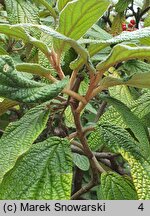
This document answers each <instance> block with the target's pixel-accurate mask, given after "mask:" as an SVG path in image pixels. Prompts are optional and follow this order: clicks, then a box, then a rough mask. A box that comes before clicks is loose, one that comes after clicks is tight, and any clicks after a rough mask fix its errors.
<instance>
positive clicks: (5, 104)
mask: <svg viewBox="0 0 150 216" xmlns="http://www.w3.org/2000/svg"><path fill="white" fill-rule="evenodd" d="M17 104H18V102H16V101H12V100H8V99H4V100H3V101H2V102H0V116H1V115H3V114H4V113H5V112H6V111H7V110H8V109H10V108H12V107H14V106H16V105H17Z"/></svg>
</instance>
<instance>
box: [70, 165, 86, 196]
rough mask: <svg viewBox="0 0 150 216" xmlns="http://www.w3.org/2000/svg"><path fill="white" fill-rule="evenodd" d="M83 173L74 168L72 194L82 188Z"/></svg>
mask: <svg viewBox="0 0 150 216" xmlns="http://www.w3.org/2000/svg"><path fill="white" fill-rule="evenodd" d="M83 174H84V173H83V171H82V170H80V169H79V168H78V167H76V168H75V174H74V184H73V191H72V194H75V193H76V192H77V191H79V190H80V189H81V187H82V179H83Z"/></svg>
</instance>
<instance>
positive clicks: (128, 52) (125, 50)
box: [96, 45, 150, 72]
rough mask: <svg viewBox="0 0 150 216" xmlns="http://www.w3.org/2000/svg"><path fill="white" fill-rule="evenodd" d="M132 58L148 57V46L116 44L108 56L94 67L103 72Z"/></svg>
mask: <svg viewBox="0 0 150 216" xmlns="http://www.w3.org/2000/svg"><path fill="white" fill-rule="evenodd" d="M120 54H121V55H120ZM134 58H138V59H143V58H144V59H150V47H130V46H127V45H116V46H115V47H114V48H113V50H112V52H111V54H110V55H109V56H108V58H106V60H104V61H103V62H101V63H99V64H98V65H97V67H96V68H97V70H99V71H102V72H105V71H106V70H107V69H108V68H110V67H111V66H114V65H116V64H118V63H120V62H122V61H126V60H129V59H134Z"/></svg>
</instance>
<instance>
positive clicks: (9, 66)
mask: <svg viewBox="0 0 150 216" xmlns="http://www.w3.org/2000/svg"><path fill="white" fill-rule="evenodd" d="M66 84H67V79H64V80H62V81H59V82H56V83H54V84H51V85H47V84H45V83H39V82H35V81H33V80H30V79H27V78H26V77H23V76H22V75H21V74H19V72H17V71H16V70H15V66H14V63H13V61H12V59H11V58H10V57H9V56H1V57H0V96H2V97H6V98H8V99H12V100H16V101H20V102H39V101H44V102H45V101H47V100H50V99H52V98H55V97H56V96H57V95H58V94H59V93H60V92H61V91H62V90H63V88H64V87H65V85H66Z"/></svg>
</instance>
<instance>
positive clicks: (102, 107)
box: [94, 101, 107, 123]
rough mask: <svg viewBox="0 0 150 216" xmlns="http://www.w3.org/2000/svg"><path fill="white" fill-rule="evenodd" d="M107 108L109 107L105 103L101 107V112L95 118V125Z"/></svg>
mask: <svg viewBox="0 0 150 216" xmlns="http://www.w3.org/2000/svg"><path fill="white" fill-rule="evenodd" d="M106 106H107V102H105V101H103V102H102V104H101V106H100V107H99V110H98V112H97V115H96V117H95V120H94V122H95V123H96V122H98V120H99V119H100V117H101V116H102V115H103V113H104V110H105V108H106Z"/></svg>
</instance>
